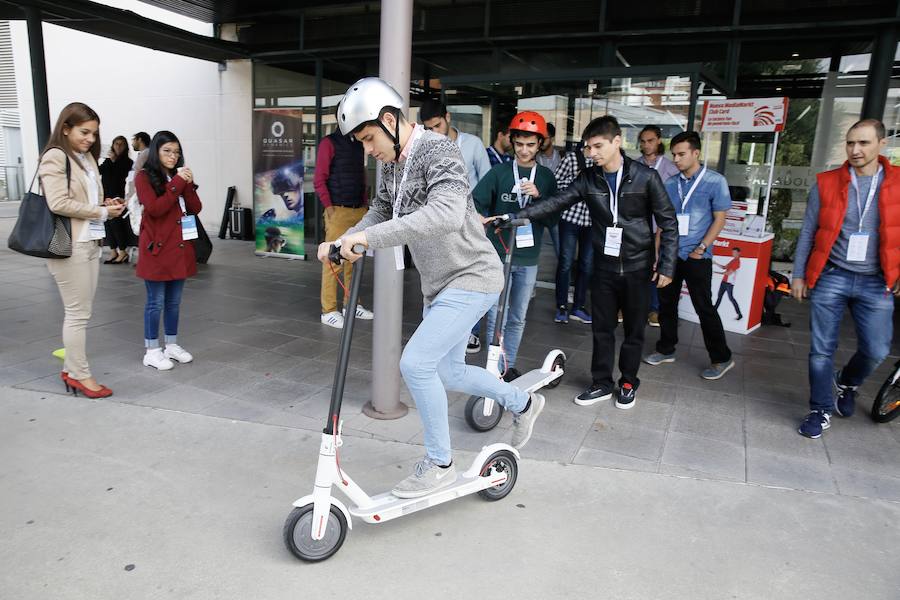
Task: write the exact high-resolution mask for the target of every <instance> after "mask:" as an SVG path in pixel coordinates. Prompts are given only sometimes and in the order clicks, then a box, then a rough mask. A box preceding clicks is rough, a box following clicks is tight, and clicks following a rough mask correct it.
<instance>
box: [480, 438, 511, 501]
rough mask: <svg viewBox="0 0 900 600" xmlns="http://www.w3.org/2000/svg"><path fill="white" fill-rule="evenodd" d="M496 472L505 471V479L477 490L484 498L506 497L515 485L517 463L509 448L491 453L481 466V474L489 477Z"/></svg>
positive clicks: (497, 498) (498, 498)
mask: <svg viewBox="0 0 900 600" xmlns="http://www.w3.org/2000/svg"><path fill="white" fill-rule="evenodd" d="M498 472H505V473H506V481H505V482H503V483H501V484H500V485H496V486H494V487H489V488H487V489H484V490H481V491H480V492H478V495H479V496H481V497H482V498H484V499H485V500H489V501H491V502H495V501H497V500H501V499H503V498H506V495H507V494H509V493H510V492H511V491H512V489H513V487H515V485H516V479H517V478H518V476H519V463H518V462H517V461H516V455H515V454H513V453H512V452H510V451H509V450H500V451H499V452H494V453H493V454H491V456H490V457H489V458H488V459H487V460H486V461H484V465H482V467H481V476H482V477H491V476H492V475H495V474H496V473H498Z"/></svg>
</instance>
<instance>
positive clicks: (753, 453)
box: [747, 436, 838, 494]
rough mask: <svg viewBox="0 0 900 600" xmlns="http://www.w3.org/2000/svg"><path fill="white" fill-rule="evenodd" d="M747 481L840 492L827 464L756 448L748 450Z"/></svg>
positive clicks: (816, 490)
mask: <svg viewBox="0 0 900 600" xmlns="http://www.w3.org/2000/svg"><path fill="white" fill-rule="evenodd" d="M797 437H800V436H797ZM747 481H748V482H749V483H758V484H761V485H770V486H777V487H786V488H791V489H795V490H808V491H813V492H825V493H829V494H834V493H837V491H838V489H837V485H836V484H835V476H834V474H833V473H832V469H831V467H830V466H829V465H828V464H827V463H825V462H822V461H818V460H807V459H803V458H797V457H796V456H794V455H790V454H785V453H784V452H780V451H777V452H773V451H769V450H762V449H760V448H756V447H748V448H747Z"/></svg>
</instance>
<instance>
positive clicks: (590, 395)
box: [575, 385, 612, 406]
mask: <svg viewBox="0 0 900 600" xmlns="http://www.w3.org/2000/svg"><path fill="white" fill-rule="evenodd" d="M610 398H612V392H611V391H610V390H609V389H608V388H607V387H606V386H605V385H591V387H589V388H588V389H586V390H584V391H583V392H581V393H580V394H578V395H577V396H575V404H577V405H578V406H590V405H592V404H596V403H597V402H601V401H603V400H609V399H610Z"/></svg>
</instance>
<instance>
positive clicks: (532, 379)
mask: <svg viewBox="0 0 900 600" xmlns="http://www.w3.org/2000/svg"><path fill="white" fill-rule="evenodd" d="M528 224H529V220H528V219H513V220H503V219H499V218H498V219H495V220H494V222H493V226H494V227H497V228H499V229H500V231H499V232H498V235H501V236H502V235H503V231H504V230H509V231H510V235H509V244H508V245H506V246H504V247H505V248H506V256H505V257H504V259H503V292H502V293H501V294H500V301H499V304H500V307H499V308H498V309H497V319H496V321H495V322H494V323H495V324H494V336H493V339H492V340H491V345H490V346H488V356H487V365H485V369H487V370H488V371H489V372H490V373H493V374H494V375H496V376H497V377H498V378H502V373H501V372H500V358H501V356H502V354H503V349H502V343H503V336H502V335H501V333H500V331H501V330H502V327H501V325H500V324H501V323H503V319H504V317H505V316H506V311H507V310H509V307H508V306H507V302H508V299H509V280H510V278H511V275H510V274H511V272H512V269H511V267H512V257H513V250H514V249H515V245H516V227H519V226H522V225H528ZM565 366H566V355H565V353H564V352H563V351H562V350H558V349H557V350H551V351H550V352H548V353H547V356H546V358H544V364H542V365H541V368H540V369H533V370H531V371H528V372H527V373H523V374H522V375H520V376H518V377H516V378H515V379H513V380H512V381H510V382H509V383H510V385H513V386H515V387H517V388H519V389H520V390H522V391H523V392H525V393H529V394H530V393H531V392H536V391H538V390H539V389H541V388H544V387H546V388H551V389H552V388H555V387H556V386H558V385H559V384H560V382H561V381H562V376H563V374H564V373H565ZM465 416H466V423H468V424H469V427H471V428H472V429H474V430H475V431H489V430H491V429H493V428H494V427H496V426H497V423H499V422H500V419H501V418H502V417H503V407H502V406H500V405H499V404H498V403H497V402H496V401H495V400H494V399H492V398H485V397H483V396H470V397H469V399H468V401H466V411H465Z"/></svg>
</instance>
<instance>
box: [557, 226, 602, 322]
mask: <svg viewBox="0 0 900 600" xmlns="http://www.w3.org/2000/svg"><path fill="white" fill-rule="evenodd" d="M576 252H577V257H578V274H577V275H576V276H575V297H574V299H573V300H574V302H573V303H572V310H575V309H576V308H584V303H585V302H586V301H587V288H588V282H589V281H590V277H591V270H592V269H593V263H594V247H593V246H592V245H591V227H590V225H588V226H587V227H581V226H579V225H575V224H574V223H569V222H568V221H564V220H561V221H560V222H559V260H558V261H557V263H556V306H557V307H561V306H568V305H569V302H568V301H569V281H571V277H572V265H574V264H575V258H576Z"/></svg>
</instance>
